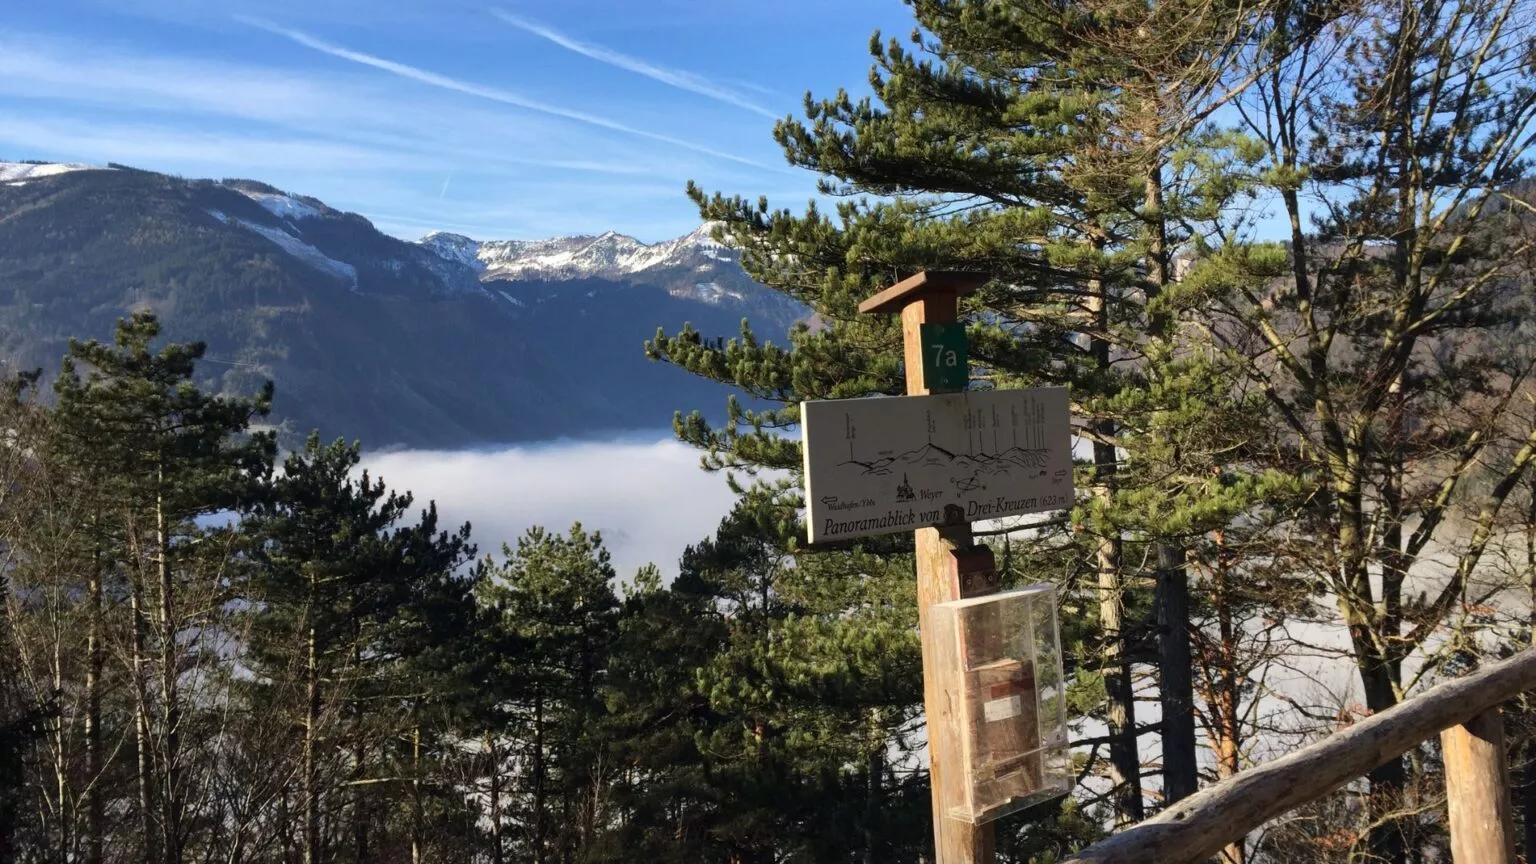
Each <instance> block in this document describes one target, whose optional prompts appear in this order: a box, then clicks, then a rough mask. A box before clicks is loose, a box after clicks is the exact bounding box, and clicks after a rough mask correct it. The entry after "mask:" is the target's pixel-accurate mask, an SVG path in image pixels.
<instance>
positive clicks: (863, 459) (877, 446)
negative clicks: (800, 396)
mask: <svg viewBox="0 0 1536 864" xmlns="http://www.w3.org/2000/svg"><path fill="white" fill-rule="evenodd" d="M1069 417H1070V415H1069V411H1068V406H1067V391H1066V390H1065V389H1064V388H1059V387H1050V388H1040V389H1034V390H981V391H972V392H966V393H952V394H944V395H937V396H902V397H890V398H871V399H839V400H829V401H818V402H804V403H801V421H802V422H801V435H802V443H803V444H804V453H805V478H806V518H807V523H808V533H809V535H810V540H811V542H813V543H820V542H825V541H829V540H844V539H850V538H854V537H864V536H869V535H874V534H886V533H890V532H894V531H902V530H910V529H912V528H917V527H921V526H925V525H952V524H957V523H961V522H974V521H977V520H982V519H995V518H998V517H1001V516H1013V515H1019V514H1023V513H1035V512H1040V511H1043V510H1052V509H1056V508H1059V507H1065V506H1068V505H1069V504H1070V503H1071V501H1072V442H1071V434H1072V433H1071V422H1070V419H1069Z"/></svg>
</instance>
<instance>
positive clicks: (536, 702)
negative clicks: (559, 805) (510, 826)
mask: <svg viewBox="0 0 1536 864" xmlns="http://www.w3.org/2000/svg"><path fill="white" fill-rule="evenodd" d="M533 864H544V697H543V695H542V694H541V693H539V685H537V684H535V685H534V687H533Z"/></svg>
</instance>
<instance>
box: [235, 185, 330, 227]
mask: <svg viewBox="0 0 1536 864" xmlns="http://www.w3.org/2000/svg"><path fill="white" fill-rule="evenodd" d="M237 191H238V192H239V193H240V194H241V195H244V196H245V197H247V198H249V199H251V200H252V201H255V202H256V203H257V204H260V205H261V206H262V207H265V208H266V210H267V212H268V213H271V214H272V215H273V216H276V217H277V218H279V219H287V220H289V221H293V220H297V219H318V218H319V217H321V216H322V215H324V213H323V211H321V210H320V208H319V207H316V206H314V205H313V204H308V203H306V202H304V201H300V200H299V199H297V198H295V197H293V196H292V195H281V194H277V193H274V192H256V191H252V190H249V189H239V190H237Z"/></svg>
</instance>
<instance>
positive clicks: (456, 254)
mask: <svg viewBox="0 0 1536 864" xmlns="http://www.w3.org/2000/svg"><path fill="white" fill-rule="evenodd" d="M416 242H417V244H418V245H420V246H422V247H425V248H426V249H428V250H430V251H432V252H435V253H436V254H437V256H438V257H440V258H443V259H445V260H448V261H454V262H457V263H459V264H463V265H464V266H466V267H470V268H472V269H474V270H484V269H485V265H484V264H483V263H481V261H480V258H479V255H480V244H479V243H477V242H475V241H474V240H472V239H471V238H469V237H465V236H464V235H463V234H452V233H449V232H447V231H433V232H432V233H431V234H428V235H427V236H425V237H423V238H421V239H420V240H418V241H416Z"/></svg>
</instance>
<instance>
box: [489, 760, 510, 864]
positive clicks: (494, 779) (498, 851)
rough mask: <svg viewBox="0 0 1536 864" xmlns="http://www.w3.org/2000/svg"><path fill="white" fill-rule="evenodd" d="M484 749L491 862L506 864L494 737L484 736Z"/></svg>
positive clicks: (497, 761)
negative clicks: (488, 773)
mask: <svg viewBox="0 0 1536 864" xmlns="http://www.w3.org/2000/svg"><path fill="white" fill-rule="evenodd" d="M485 750H486V752H487V753H489V754H490V756H491V800H490V809H491V813H490V817H491V864H506V852H505V849H504V844H503V843H502V839H501V756H500V754H498V753H497V752H496V739H495V738H494V737H493V736H491V735H489V734H487V735H486V736H485Z"/></svg>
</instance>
